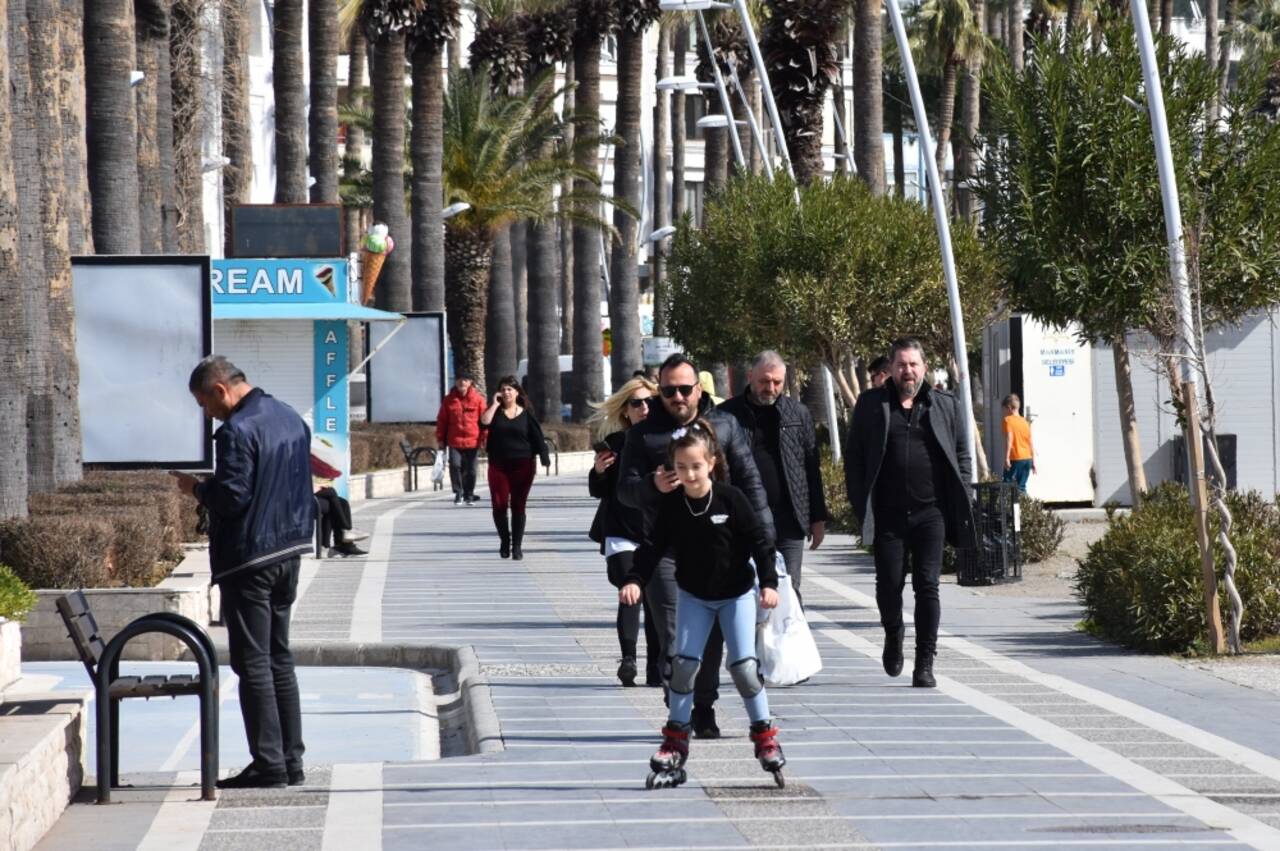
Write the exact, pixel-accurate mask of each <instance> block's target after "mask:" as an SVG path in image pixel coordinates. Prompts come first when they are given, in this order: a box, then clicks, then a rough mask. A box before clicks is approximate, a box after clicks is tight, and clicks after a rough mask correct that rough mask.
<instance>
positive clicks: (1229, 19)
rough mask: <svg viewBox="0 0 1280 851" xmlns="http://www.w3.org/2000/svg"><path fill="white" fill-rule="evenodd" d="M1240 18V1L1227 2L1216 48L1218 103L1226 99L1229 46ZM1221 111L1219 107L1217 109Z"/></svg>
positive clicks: (1229, 71)
mask: <svg viewBox="0 0 1280 851" xmlns="http://www.w3.org/2000/svg"><path fill="white" fill-rule="evenodd" d="M1239 17H1240V0H1227V14H1226V20H1225V21H1224V23H1225V26H1224V27H1223V30H1222V40H1221V42H1220V46H1219V48H1218V103H1219V104H1221V103H1222V101H1223V100H1224V99H1226V97H1227V83H1228V82H1229V80H1230V78H1231V44H1232V41H1233V40H1234V38H1235V32H1236V26H1237V21H1238V19H1239ZM1219 109H1221V107H1219Z"/></svg>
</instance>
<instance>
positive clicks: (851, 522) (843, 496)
mask: <svg viewBox="0 0 1280 851" xmlns="http://www.w3.org/2000/svg"><path fill="white" fill-rule="evenodd" d="M821 452H822V493H823V496H825V497H826V499H827V513H828V514H830V515H831V519H830V520H828V521H827V531H829V532H844V533H846V534H849V535H858V534H861V532H862V524H860V523H859V522H858V518H857V517H855V516H854V514H853V507H852V506H850V505H849V495H848V494H847V493H846V492H845V487H844V464H842V463H841V462H839V461H836V460H834V459H833V458H832V457H831V449H830V448H829V447H826V446H823V447H822V448H821Z"/></svg>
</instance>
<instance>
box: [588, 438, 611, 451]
mask: <svg viewBox="0 0 1280 851" xmlns="http://www.w3.org/2000/svg"><path fill="white" fill-rule="evenodd" d="M591 448H592V449H593V450H595V451H596V452H612V451H613V450H612V449H610V448H609V444H607V443H605V442H604V441H603V440H601V441H597V442H596V445H595V446H592V447H591Z"/></svg>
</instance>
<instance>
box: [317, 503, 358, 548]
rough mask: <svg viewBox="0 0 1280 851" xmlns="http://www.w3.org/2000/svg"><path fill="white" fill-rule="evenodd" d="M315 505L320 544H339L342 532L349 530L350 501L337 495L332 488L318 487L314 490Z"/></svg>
mask: <svg viewBox="0 0 1280 851" xmlns="http://www.w3.org/2000/svg"><path fill="white" fill-rule="evenodd" d="M316 505H317V506H319V510H320V518H319V519H320V543H321V545H323V546H326V547H329V546H333V544H341V543H342V542H343V540H344V538H343V535H342V533H343V532H349V531H351V503H349V502H347V501H346V500H345V499H343V498H342V497H340V496H338V492H337V491H335V490H334V489H333V488H320V490H318V491H316Z"/></svg>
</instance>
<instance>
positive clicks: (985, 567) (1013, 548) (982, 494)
mask: <svg viewBox="0 0 1280 851" xmlns="http://www.w3.org/2000/svg"><path fill="white" fill-rule="evenodd" d="M974 497H975V504H974V518H973V519H974V522H975V523H976V524H977V531H978V546H977V548H976V549H963V550H957V551H956V581H957V582H958V583H960V584H961V585H995V584H996V583H998V582H1013V581H1016V580H1019V579H1021V578H1022V552H1021V550H1020V549H1019V547H1018V528H1019V522H1018V486H1017V485H1016V484H1013V483H1012V482H983V483H981V484H977V485H974Z"/></svg>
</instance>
